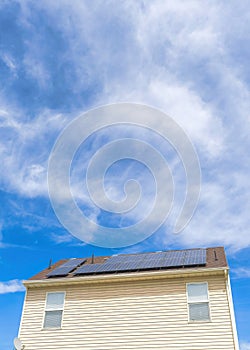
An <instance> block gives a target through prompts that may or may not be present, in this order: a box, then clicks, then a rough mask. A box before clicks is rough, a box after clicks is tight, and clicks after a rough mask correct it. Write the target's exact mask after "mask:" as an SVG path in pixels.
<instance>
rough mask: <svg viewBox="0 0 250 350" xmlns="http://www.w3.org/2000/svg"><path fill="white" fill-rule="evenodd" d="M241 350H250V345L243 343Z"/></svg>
mask: <svg viewBox="0 0 250 350" xmlns="http://www.w3.org/2000/svg"><path fill="white" fill-rule="evenodd" d="M240 350H250V343H241V344H240Z"/></svg>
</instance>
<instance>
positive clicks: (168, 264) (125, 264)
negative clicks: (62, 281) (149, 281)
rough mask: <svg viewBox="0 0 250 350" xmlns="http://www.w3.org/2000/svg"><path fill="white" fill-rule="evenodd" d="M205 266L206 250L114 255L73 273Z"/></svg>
mask: <svg viewBox="0 0 250 350" xmlns="http://www.w3.org/2000/svg"><path fill="white" fill-rule="evenodd" d="M205 264H206V249H190V250H182V251H166V252H156V253H143V254H133V255H116V256H112V257H111V258H109V259H108V260H106V261H105V262H104V263H103V264H93V265H84V266H81V267H79V268H78V269H77V270H76V271H75V273H74V275H82V274H91V273H105V272H119V271H137V270H148V269H161V268H172V267H185V266H197V265H198V266H199V265H205Z"/></svg>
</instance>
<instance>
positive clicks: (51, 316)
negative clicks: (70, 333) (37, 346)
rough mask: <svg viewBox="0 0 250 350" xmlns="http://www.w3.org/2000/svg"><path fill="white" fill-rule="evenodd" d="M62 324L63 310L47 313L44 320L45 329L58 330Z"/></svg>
mask: <svg viewBox="0 0 250 350" xmlns="http://www.w3.org/2000/svg"><path fill="white" fill-rule="evenodd" d="M61 323H62V310H56V311H46V312H45V318H44V328H58V327H61Z"/></svg>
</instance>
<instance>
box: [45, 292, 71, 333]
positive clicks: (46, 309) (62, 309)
mask: <svg viewBox="0 0 250 350" xmlns="http://www.w3.org/2000/svg"><path fill="white" fill-rule="evenodd" d="M57 293H60V294H64V298H63V305H62V306H59V307H56V308H47V300H48V294H57ZM65 299H66V292H62V291H55V292H46V298H45V304H44V313H43V323H42V329H43V330H46V331H47V330H54V329H61V328H62V326H63V314H64V305H65ZM49 311H62V318H61V325H60V327H45V324H44V323H45V317H46V312H49Z"/></svg>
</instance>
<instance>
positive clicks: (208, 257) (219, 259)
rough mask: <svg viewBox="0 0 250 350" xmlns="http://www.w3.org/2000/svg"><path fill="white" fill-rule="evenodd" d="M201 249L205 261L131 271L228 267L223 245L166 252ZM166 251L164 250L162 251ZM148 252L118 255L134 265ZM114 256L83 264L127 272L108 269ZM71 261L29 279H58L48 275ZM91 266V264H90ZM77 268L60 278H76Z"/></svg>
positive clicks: (90, 259)
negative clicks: (137, 259)
mask: <svg viewBox="0 0 250 350" xmlns="http://www.w3.org/2000/svg"><path fill="white" fill-rule="evenodd" d="M199 250H201V251H203V252H204V251H205V260H204V262H203V263H201V264H195V263H194V264H192V265H183V266H175V265H174V264H172V265H171V266H159V265H158V266H157V268H155V267H150V268H138V269H135V268H133V266H132V268H131V270H130V271H131V272H135V271H136V272H141V271H145V270H147V271H149V270H150V271H156V270H163V269H168V270H169V269H175V270H180V271H182V270H183V269H185V270H186V269H190V267H192V268H193V267H194V266H195V267H196V268H198V269H199V268H203V269H204V268H205V269H211V268H213V269H214V268H215V269H216V268H227V267H228V264H227V260H226V255H225V250H224V248H223V247H213V248H205V249H201V248H198V249H197V248H194V249H185V250H168V251H165V253H166V254H169V253H177V255H178V254H179V253H183V252H184V253H186V254H189V255H190V254H191V255H192V252H194V251H196V252H198V253H199ZM157 253H158V252H155V254H156V255H157ZM162 253H164V252H162ZM147 254H150V253H141V254H126V255H124V254H122V255H118V257H121V256H123V257H125V258H126V257H128V259H130V258H132V259H131V261H132V265H133V258H134V257H137V258H138V257H139V258H141V259H143V258H144V257H146V255H147ZM110 258H112V256H97V257H94V258H93V257H89V258H86V259H83V260H82V261H83V264H82V266H87V265H92V266H94V265H97V264H98V268H99V270H101V271H100V272H101V273H103V274H107V273H117V272H119V273H122V272H125V271H122V269H120V270H119V271H117V270H116V269H109V271H107V270H106V269H105V268H104V266H105V264H107V262H108V261H109V259H110ZM69 261H71V259H63V260H59V261H58V262H56V263H55V264H53V265H52V266H50V267H48V268H46V269H44V270H42V271H41V272H39V273H38V274H36V275H34V276H32V277H31V278H30V279H29V280H48V279H50V280H51V279H56V278H57V277H55V276H50V277H48V276H47V275H48V274H51V272H52V274H53V271H54V270H55V269H57V268H59V267H61V266H63V265H64V264H65V263H67V262H69ZM90 268H91V266H90ZM76 270H77V267H76V268H75V269H74V270H73V271H71V272H70V273H68V274H66V275H65V276H60V278H65V279H69V278H72V277H74V278H76V277H77V276H78V275H77V274H75V273H76ZM130 271H128V269H126V273H128V272H130ZM88 274H91V275H94V274H96V272H90V273H88ZM80 276H81V277H83V276H82V275H80Z"/></svg>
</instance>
